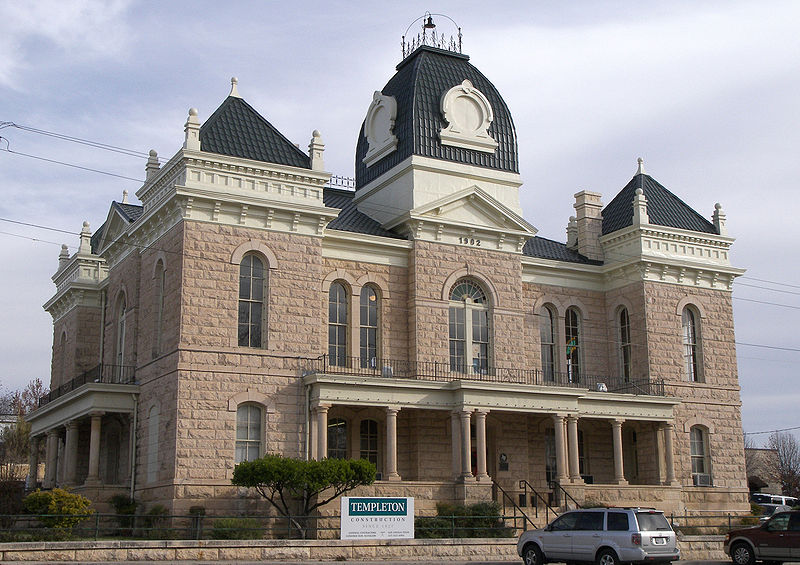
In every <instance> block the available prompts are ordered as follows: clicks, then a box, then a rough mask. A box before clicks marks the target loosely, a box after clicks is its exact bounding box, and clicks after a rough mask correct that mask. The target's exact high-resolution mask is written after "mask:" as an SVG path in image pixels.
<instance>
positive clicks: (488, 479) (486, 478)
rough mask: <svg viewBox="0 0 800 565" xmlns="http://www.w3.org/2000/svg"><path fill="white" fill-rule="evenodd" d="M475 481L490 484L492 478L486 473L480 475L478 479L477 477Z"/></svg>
mask: <svg viewBox="0 0 800 565" xmlns="http://www.w3.org/2000/svg"><path fill="white" fill-rule="evenodd" d="M475 481H477V482H479V483H489V482H491V481H492V478H491V477H490V476H489V474H488V473H485V474H483V475H478V476H477V477H475Z"/></svg>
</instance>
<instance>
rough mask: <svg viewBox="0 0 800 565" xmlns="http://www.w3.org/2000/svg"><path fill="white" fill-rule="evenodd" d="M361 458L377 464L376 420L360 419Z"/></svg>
mask: <svg viewBox="0 0 800 565" xmlns="http://www.w3.org/2000/svg"><path fill="white" fill-rule="evenodd" d="M360 431H361V459H366V460H367V461H369V462H370V463H372V464H373V465H375V466H376V467H377V466H378V422H376V421H375V420H361V430H360Z"/></svg>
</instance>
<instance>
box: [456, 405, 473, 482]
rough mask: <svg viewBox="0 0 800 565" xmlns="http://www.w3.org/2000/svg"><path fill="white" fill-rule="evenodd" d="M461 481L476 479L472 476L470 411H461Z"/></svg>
mask: <svg viewBox="0 0 800 565" xmlns="http://www.w3.org/2000/svg"><path fill="white" fill-rule="evenodd" d="M459 416H460V417H461V477H460V478H461V480H462V481H465V482H468V481H472V480H474V479H475V477H473V476H472V445H471V444H470V441H471V437H470V435H471V434H470V430H469V422H470V421H469V417H470V412H469V410H461V411H460V412H459Z"/></svg>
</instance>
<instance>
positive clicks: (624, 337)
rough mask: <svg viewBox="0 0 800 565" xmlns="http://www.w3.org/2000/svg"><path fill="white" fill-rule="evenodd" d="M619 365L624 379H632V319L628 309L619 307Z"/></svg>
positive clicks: (626, 380)
mask: <svg viewBox="0 0 800 565" xmlns="http://www.w3.org/2000/svg"><path fill="white" fill-rule="evenodd" d="M618 323H619V328H618V329H619V366H620V371H621V373H622V379H623V380H624V381H625V382H628V381H630V380H631V319H630V316H628V309H627V308H625V307H622V308H620V309H619V316H618Z"/></svg>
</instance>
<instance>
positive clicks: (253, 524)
mask: <svg viewBox="0 0 800 565" xmlns="http://www.w3.org/2000/svg"><path fill="white" fill-rule="evenodd" d="M263 537H264V528H263V527H262V526H261V523H260V522H259V520H258V519H256V518H217V519H216V520H214V526H213V528H211V538H212V539H261V538H263Z"/></svg>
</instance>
